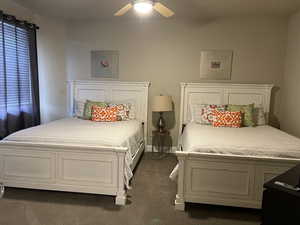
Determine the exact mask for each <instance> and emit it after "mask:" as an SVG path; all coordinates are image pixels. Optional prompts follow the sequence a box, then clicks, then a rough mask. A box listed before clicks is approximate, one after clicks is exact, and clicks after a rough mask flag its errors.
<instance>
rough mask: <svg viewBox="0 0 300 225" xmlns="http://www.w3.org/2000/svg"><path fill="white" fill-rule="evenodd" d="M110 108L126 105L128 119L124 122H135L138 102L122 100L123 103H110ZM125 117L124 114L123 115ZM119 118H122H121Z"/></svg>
mask: <svg viewBox="0 0 300 225" xmlns="http://www.w3.org/2000/svg"><path fill="white" fill-rule="evenodd" d="M108 105H109V106H115V105H125V107H124V109H125V111H127V113H126V115H127V118H125V119H122V120H134V119H135V117H136V115H135V112H136V107H135V106H136V101H135V100H134V99H128V100H121V101H113V102H110V103H108ZM121 114H123V115H124V113H121ZM120 116H121V115H120ZM120 116H119V118H122V117H120Z"/></svg>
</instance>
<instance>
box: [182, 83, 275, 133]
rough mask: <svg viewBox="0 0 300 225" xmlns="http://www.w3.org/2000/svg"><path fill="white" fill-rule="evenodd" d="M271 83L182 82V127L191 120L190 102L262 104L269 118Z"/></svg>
mask: <svg viewBox="0 0 300 225" xmlns="http://www.w3.org/2000/svg"><path fill="white" fill-rule="evenodd" d="M272 87H273V85H271V84H228V83H181V102H180V128H179V134H180V133H181V130H182V125H183V124H185V123H187V122H189V120H190V112H189V109H190V107H189V105H190V104H195V103H196V104H197V103H199V104H239V105H244V104H251V103H254V104H255V105H256V106H259V105H262V106H263V108H264V111H265V112H266V115H267V118H268V113H269V111H270V99H271V91H272Z"/></svg>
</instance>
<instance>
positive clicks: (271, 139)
mask: <svg viewBox="0 0 300 225" xmlns="http://www.w3.org/2000/svg"><path fill="white" fill-rule="evenodd" d="M180 145H181V146H182V149H183V151H188V152H201V153H212V154H222V155H241V156H251V157H256V158H258V157H269V158H300V139H299V138H296V137H294V136H292V135H289V134H287V133H285V132H283V131H281V130H278V129H276V128H273V127H271V126H258V127H243V128H223V127H221V128H216V127H212V126H207V125H200V124H197V123H189V124H188V125H187V126H186V127H185V129H184V132H183V134H182V136H181V138H180ZM177 167H178V165H177V166H176V167H175V168H174V170H173V171H172V173H171V175H170V178H171V179H175V178H176V177H177V171H178V168H177Z"/></svg>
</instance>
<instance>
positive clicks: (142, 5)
mask: <svg viewBox="0 0 300 225" xmlns="http://www.w3.org/2000/svg"><path fill="white" fill-rule="evenodd" d="M133 8H134V10H135V11H137V12H138V13H141V14H147V13H150V12H151V11H152V9H153V2H152V1H138V2H136V3H134V5H133Z"/></svg>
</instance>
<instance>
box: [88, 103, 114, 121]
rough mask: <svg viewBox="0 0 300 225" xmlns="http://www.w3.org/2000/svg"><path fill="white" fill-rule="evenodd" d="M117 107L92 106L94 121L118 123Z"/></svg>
mask: <svg viewBox="0 0 300 225" xmlns="http://www.w3.org/2000/svg"><path fill="white" fill-rule="evenodd" d="M117 113H118V108H117V107H101V106H97V105H93V106H92V121H96V122H115V121H117Z"/></svg>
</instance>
